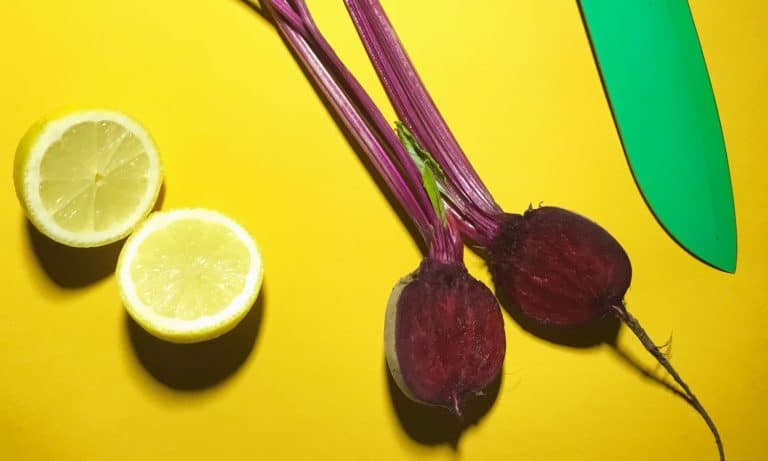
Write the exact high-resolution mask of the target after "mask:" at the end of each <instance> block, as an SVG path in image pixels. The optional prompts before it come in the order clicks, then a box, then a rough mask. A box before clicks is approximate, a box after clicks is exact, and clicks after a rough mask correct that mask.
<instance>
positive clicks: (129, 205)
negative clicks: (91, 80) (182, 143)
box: [13, 110, 162, 247]
mask: <svg viewBox="0 0 768 461" xmlns="http://www.w3.org/2000/svg"><path fill="white" fill-rule="evenodd" d="M13 179H14V186H15V188H16V195H17V196H18V198H19V202H20V203H21V205H22V207H23V208H24V211H25V213H26V215H27V217H28V218H29V220H30V221H31V222H32V224H34V226H35V227H37V229H38V230H40V232H42V233H43V234H45V235H47V236H48V237H50V238H51V239H53V240H55V241H57V242H59V243H63V244H65V245H69V246H74V247H95V246H100V245H106V244H108V243H112V242H115V241H117V240H120V239H122V238H123V237H125V236H126V235H128V234H129V233H130V232H131V231H132V230H133V229H134V228H135V227H136V225H137V224H138V223H139V222H140V221H141V220H142V219H143V218H144V217H146V216H147V214H148V213H149V212H150V211H151V210H152V207H153V205H154V203H155V200H157V195H158V193H159V191H160V185H161V183H162V172H161V168H160V160H159V158H158V155H157V149H156V148H155V144H154V143H153V142H152V139H151V138H150V136H149V134H147V132H146V130H145V129H144V128H142V126H141V125H139V124H138V123H137V122H136V121H134V120H133V119H131V118H130V117H128V116H126V115H124V114H121V113H118V112H113V111H106V110H88V111H79V112H71V113H68V114H65V115H62V116H58V117H55V118H51V119H44V120H41V121H40V122H38V123H36V124H34V125H33V126H32V127H31V128H30V129H29V130H28V131H27V133H26V134H25V135H24V137H23V138H22V140H21V142H20V143H19V147H18V149H17V150H16V157H15V159H14V172H13Z"/></svg>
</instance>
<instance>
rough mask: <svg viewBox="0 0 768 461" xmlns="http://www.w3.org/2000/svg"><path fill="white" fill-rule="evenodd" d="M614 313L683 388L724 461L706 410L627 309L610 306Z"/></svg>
mask: <svg viewBox="0 0 768 461" xmlns="http://www.w3.org/2000/svg"><path fill="white" fill-rule="evenodd" d="M611 307H612V309H613V311H614V313H615V314H616V315H617V316H618V317H619V318H620V319H621V320H622V322H624V324H625V325H626V326H627V327H628V328H629V329H630V330H632V333H634V334H635V336H637V339H639V340H640V343H642V345H643V346H644V347H645V349H646V350H647V351H648V352H650V353H651V355H653V357H654V358H655V359H656V360H657V361H658V362H659V364H660V365H661V366H662V367H664V369H665V370H667V372H668V373H669V374H670V375H671V376H672V378H673V379H674V380H675V382H676V383H677V384H679V385H680V387H682V388H683V390H684V391H685V393H686V394H687V395H688V398H689V399H690V400H689V402H690V404H691V405H692V406H693V408H694V409H696V411H697V412H698V413H699V414H700V415H701V417H702V418H704V422H706V423H707V426H708V427H709V430H710V431H711V432H712V435H713V436H714V438H715V443H716V444H717V451H718V453H719V454H720V461H725V451H724V449H723V442H722V440H721V439H720V433H719V432H718V430H717V426H715V422H714V421H712V418H710V416H709V413H707V410H705V409H704V406H703V405H702V404H701V402H699V399H698V398H697V397H696V395H694V393H693V391H691V388H690V387H688V384H686V383H685V381H683V378H681V377H680V375H679V374H678V373H677V371H676V370H675V369H674V368H673V367H672V364H671V363H670V362H669V359H668V358H667V356H666V355H665V354H664V352H662V351H661V349H659V347H658V346H656V344H655V343H654V342H653V341H652V340H651V338H650V337H649V336H648V334H647V333H646V332H645V329H644V328H643V327H642V326H640V323H639V322H638V321H637V319H636V318H635V317H634V316H632V314H630V313H629V311H627V309H626V308H625V307H624V306H623V305H615V306H611Z"/></svg>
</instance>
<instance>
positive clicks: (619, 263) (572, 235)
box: [486, 207, 632, 327]
mask: <svg viewBox="0 0 768 461" xmlns="http://www.w3.org/2000/svg"><path fill="white" fill-rule="evenodd" d="M501 222H502V224H501V226H500V231H499V233H498V234H497V236H496V238H495V239H494V240H493V242H492V243H491V244H490V245H489V246H488V249H487V258H486V259H487V261H488V265H489V267H490V269H491V273H492V274H493V279H494V284H495V285H496V291H497V292H498V293H499V295H500V296H502V297H503V298H504V299H508V300H511V301H512V302H514V303H515V305H516V306H517V307H519V308H520V310H522V311H523V312H524V313H525V314H526V315H527V316H529V317H531V318H533V319H535V320H537V321H539V322H542V323H545V324H554V325H561V326H574V327H575V326H580V325H584V324H586V323H589V322H591V321H593V320H596V319H598V318H601V317H603V316H605V315H606V314H607V313H609V312H610V311H611V310H612V309H613V306H621V305H622V300H623V299H624V294H625V293H626V292H627V289H628V288H629V283H630V281H631V279H632V266H631V265H630V263H629V258H628V257H627V254H626V253H625V252H624V249H623V248H622V247H621V245H619V242H617V241H616V240H615V239H614V238H613V237H612V236H611V234H609V233H608V232H606V231H605V230H604V229H603V228H602V227H600V226H598V225H597V224H595V223H594V222H592V221H590V220H589V219H587V218H585V217H583V216H581V215H578V214H576V213H573V212H571V211H567V210H564V209H562V208H556V207H541V208H536V209H529V210H528V211H526V212H525V214H524V215H523V216H520V215H515V214H508V215H504V217H503V218H502V221H501Z"/></svg>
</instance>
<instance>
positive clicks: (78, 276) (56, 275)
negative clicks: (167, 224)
mask: <svg viewBox="0 0 768 461" xmlns="http://www.w3.org/2000/svg"><path fill="white" fill-rule="evenodd" d="M164 200H165V183H163V184H162V185H161V186H160V192H159V193H158V196H157V200H156V201H155V205H154V207H153V208H152V211H158V210H160V208H161V207H162V205H163V201H164ZM23 223H24V224H23V225H24V227H25V229H26V233H27V239H28V243H29V246H30V247H31V248H32V253H33V254H34V255H35V259H36V260H37V263H38V265H39V266H40V267H41V268H42V269H43V272H44V273H45V275H46V276H47V277H48V279H49V280H51V281H52V282H53V283H55V284H56V285H57V286H58V287H59V288H64V289H78V288H84V287H86V286H88V285H91V284H93V283H96V282H98V281H99V280H101V279H104V278H106V277H108V276H110V275H112V274H113V273H114V272H115V268H116V267H117V259H118V257H119V256H120V251H121V250H122V249H123V245H124V244H125V240H126V238H127V237H126V238H123V239H121V240H118V241H117V242H114V243H110V244H109V245H105V246H101V247H95V248H74V247H70V246H67V245H63V244H61V243H58V242H56V241H54V240H51V239H50V238H49V237H47V236H45V235H43V234H42V233H41V232H40V231H39V230H37V228H36V227H35V226H34V224H32V222H30V221H29V219H27V218H26V217H24V218H23Z"/></svg>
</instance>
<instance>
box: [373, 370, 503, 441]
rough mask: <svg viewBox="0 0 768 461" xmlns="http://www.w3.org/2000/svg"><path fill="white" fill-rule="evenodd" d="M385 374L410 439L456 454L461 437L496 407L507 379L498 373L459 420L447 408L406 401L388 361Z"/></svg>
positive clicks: (467, 405)
mask: <svg viewBox="0 0 768 461" xmlns="http://www.w3.org/2000/svg"><path fill="white" fill-rule="evenodd" d="M384 373H385V374H386V376H387V388H388V389H389V396H390V400H391V402H392V409H393V410H394V412H395V415H397V419H398V421H399V422H400V426H401V427H402V428H403V430H404V431H405V433H406V434H407V435H408V437H410V438H411V439H412V440H413V441H415V442H418V443H420V444H423V445H440V444H447V445H450V446H451V447H452V448H453V450H454V451H458V450H459V441H460V439H461V436H462V434H463V433H464V432H465V431H466V430H467V429H469V428H471V427H472V426H474V425H476V424H478V423H479V422H480V420H481V419H482V418H483V417H484V416H485V415H486V414H487V413H488V412H489V411H490V409H491V407H493V405H494V404H495V403H496V398H497V397H498V395H499V390H500V389H501V380H502V376H503V375H504V373H503V372H502V373H499V376H498V377H497V378H496V379H495V380H494V381H493V382H492V383H491V384H490V385H489V386H488V387H487V388H486V389H485V394H484V395H481V396H477V397H474V398H472V399H470V400H468V401H467V402H466V403H465V406H464V415H463V417H462V418H461V419H459V418H457V417H456V416H455V415H453V414H452V413H450V412H449V411H448V410H446V409H444V408H440V407H433V406H428V405H423V404H420V403H417V402H414V401H413V400H411V399H409V398H408V397H406V396H405V394H403V392H402V391H401V390H400V388H399V387H398V386H397V383H395V380H394V378H392V374H391V373H390V372H389V366H387V360H386V358H385V359H384Z"/></svg>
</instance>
